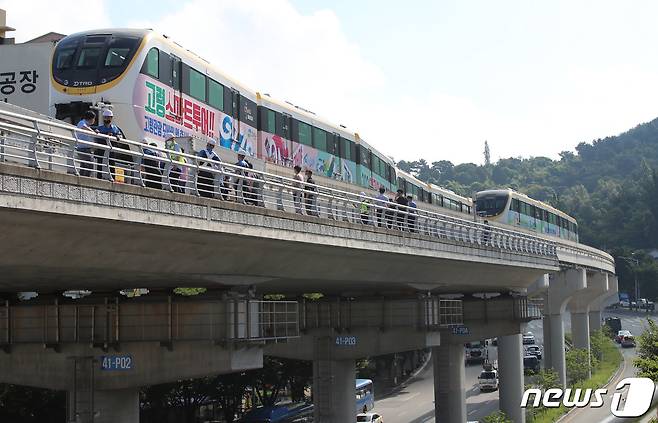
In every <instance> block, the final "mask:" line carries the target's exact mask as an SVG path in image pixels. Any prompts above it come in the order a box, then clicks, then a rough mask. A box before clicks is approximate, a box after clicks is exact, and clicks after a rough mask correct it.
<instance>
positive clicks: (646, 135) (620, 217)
mask: <svg viewBox="0 0 658 423" xmlns="http://www.w3.org/2000/svg"><path fill="white" fill-rule="evenodd" d="M492 147H493V148H494V149H495V145H493V146H492ZM398 166H399V167H400V168H401V169H403V170H406V171H408V172H411V173H412V174H414V175H416V176H417V177H418V178H419V179H421V180H423V181H428V182H432V183H435V184H437V185H440V186H443V187H446V188H449V189H452V190H453V191H455V192H457V193H459V194H461V195H464V196H468V197H470V196H472V194H473V193H474V192H477V191H480V190H483V189H492V188H501V187H510V188H513V189H515V190H518V191H520V192H523V193H525V194H527V195H529V196H530V197H532V198H536V199H538V200H542V201H545V202H547V203H549V204H552V205H553V206H556V207H557V208H558V209H560V210H563V211H565V212H567V213H569V214H570V215H572V216H573V217H575V218H576V219H577V220H578V223H579V232H580V240H581V242H583V243H585V244H589V245H592V246H594V247H597V248H600V249H603V250H607V251H610V252H611V253H612V254H613V255H616V256H628V255H630V254H631V252H636V254H637V255H638V256H640V258H641V260H642V264H641V266H640V268H639V269H638V274H639V276H638V277H640V278H641V279H642V284H643V285H647V286H646V288H647V289H648V290H649V291H647V292H646V293H647V295H649V293H652V294H654V296H656V295H658V289H656V285H657V282H658V267H657V266H655V263H654V262H653V260H651V259H650V258H649V257H648V256H647V255H646V251H649V250H652V249H655V248H658V237H657V235H658V173H657V172H656V170H658V119H655V120H653V121H651V122H648V123H644V124H642V125H639V126H637V127H635V128H633V129H631V130H629V131H627V132H625V133H623V134H620V135H618V136H613V137H607V138H604V139H598V140H595V141H593V142H591V143H586V142H582V143H580V144H578V146H576V153H575V154H574V153H572V152H568V151H565V152H562V153H560V159H559V160H551V159H549V158H546V157H532V158H528V159H522V158H508V159H501V160H499V161H498V162H496V163H492V164H489V165H481V166H480V165H475V164H473V163H464V164H459V165H453V163H451V162H449V161H445V160H443V161H437V162H433V163H427V162H426V161H425V160H423V159H421V160H417V161H412V162H407V161H401V162H400V163H398ZM636 250H638V251H636ZM639 250H643V251H639ZM617 267H618V271H619V274H620V276H621V279H622V284H623V285H624V286H625V285H627V284H628V283H629V279H632V277H631V276H630V267H629V265H627V264H626V263H625V262H624V260H618V264H617ZM643 272H644V273H646V275H645V274H644V273H643ZM643 275H644V276H643ZM624 288H626V287H624Z"/></svg>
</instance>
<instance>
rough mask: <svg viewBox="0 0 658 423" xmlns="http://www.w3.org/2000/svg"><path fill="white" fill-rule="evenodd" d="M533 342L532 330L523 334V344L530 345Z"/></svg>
mask: <svg viewBox="0 0 658 423" xmlns="http://www.w3.org/2000/svg"><path fill="white" fill-rule="evenodd" d="M534 343H535V335H533V334H532V332H527V333H524V334H523V345H532V344H534Z"/></svg>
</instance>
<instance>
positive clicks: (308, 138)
mask: <svg viewBox="0 0 658 423" xmlns="http://www.w3.org/2000/svg"><path fill="white" fill-rule="evenodd" d="M298 126H299V131H298V132H297V134H298V135H297V141H298V142H299V143H301V144H304V145H308V146H313V137H312V135H311V133H312V132H311V125H309V124H308V123H304V122H298Z"/></svg>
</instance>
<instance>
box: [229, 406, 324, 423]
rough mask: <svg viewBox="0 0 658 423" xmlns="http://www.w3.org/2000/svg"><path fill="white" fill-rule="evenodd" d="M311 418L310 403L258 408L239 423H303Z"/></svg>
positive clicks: (311, 408) (311, 407)
mask: <svg viewBox="0 0 658 423" xmlns="http://www.w3.org/2000/svg"><path fill="white" fill-rule="evenodd" d="M312 418H313V404H312V403H296V404H294V403H293V404H285V405H274V406H267V407H258V408H255V409H253V410H251V411H249V412H248V413H247V414H245V415H244V417H242V418H241V419H240V422H241V423H303V422H309V421H311V420H312Z"/></svg>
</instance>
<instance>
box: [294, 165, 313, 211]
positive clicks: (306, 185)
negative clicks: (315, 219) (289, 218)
mask: <svg viewBox="0 0 658 423" xmlns="http://www.w3.org/2000/svg"><path fill="white" fill-rule="evenodd" d="M293 170H294V174H293V181H294V182H293V188H295V189H294V191H293V193H292V199H293V203H294V205H295V213H298V214H303V212H302V198H303V199H304V201H303V203H304V209H305V210H306V214H307V215H309V216H320V213H319V212H318V208H317V205H316V203H315V196H316V194H317V191H318V189H317V187H316V185H315V181H314V180H313V171H312V170H311V169H306V170H305V171H304V175H305V176H306V179H304V177H303V176H302V167H301V166H299V165H296V166H295V167H294V168H293Z"/></svg>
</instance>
